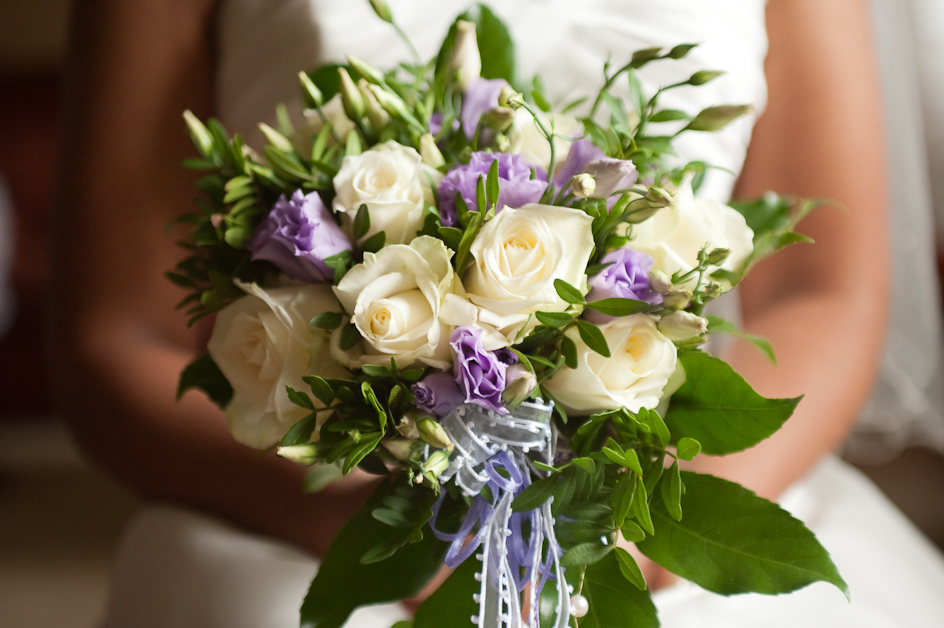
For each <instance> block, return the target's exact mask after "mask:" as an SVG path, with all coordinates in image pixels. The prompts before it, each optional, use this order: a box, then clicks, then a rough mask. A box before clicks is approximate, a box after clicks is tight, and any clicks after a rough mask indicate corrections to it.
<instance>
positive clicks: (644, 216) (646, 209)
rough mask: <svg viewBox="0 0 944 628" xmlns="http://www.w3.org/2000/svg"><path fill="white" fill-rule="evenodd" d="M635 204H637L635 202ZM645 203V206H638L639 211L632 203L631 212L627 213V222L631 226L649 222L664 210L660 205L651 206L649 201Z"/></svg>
mask: <svg viewBox="0 0 944 628" xmlns="http://www.w3.org/2000/svg"><path fill="white" fill-rule="evenodd" d="M633 202H634V203H635V201H633ZM643 203H645V204H644V205H641V206H637V209H633V203H630V205H629V210H630V211H628V212H627V213H626V222H628V223H629V224H631V225H638V224H639V223H641V222H644V221H646V220H649V219H650V218H652V217H653V216H655V215H656V214H657V213H659V211H661V210H662V207H660V206H659V205H650V204H649V202H648V201H643Z"/></svg>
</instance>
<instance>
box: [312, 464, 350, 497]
mask: <svg viewBox="0 0 944 628" xmlns="http://www.w3.org/2000/svg"><path fill="white" fill-rule="evenodd" d="M342 477H344V473H343V472H342V471H341V468H340V467H339V466H338V465H336V464H319V465H317V466H315V467H312V469H311V470H310V471H308V473H306V474H305V480H304V482H303V484H302V490H303V491H304V492H305V493H306V494H308V495H312V494H314V493H318V492H320V491H322V490H324V489H325V488H326V487H328V486H330V485H331V484H334V483H335V482H337V481H338V480H340V479H341V478H342Z"/></svg>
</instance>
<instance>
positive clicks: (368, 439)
mask: <svg viewBox="0 0 944 628" xmlns="http://www.w3.org/2000/svg"><path fill="white" fill-rule="evenodd" d="M381 438H383V432H376V433H374V434H364V435H362V436H361V440H360V441H359V442H358V443H357V445H356V446H354V447H353V448H352V449H351V451H349V452H348V453H347V455H346V456H345V457H344V464H343V465H342V466H341V471H342V472H343V473H344V475H347V474H348V473H350V472H351V470H352V469H353V468H354V467H356V466H357V465H358V464H360V462H361V460H363V459H364V458H365V457H366V456H367V455H368V454H370V453H371V452H372V451H374V449H376V448H377V445H379V444H380V439H381Z"/></svg>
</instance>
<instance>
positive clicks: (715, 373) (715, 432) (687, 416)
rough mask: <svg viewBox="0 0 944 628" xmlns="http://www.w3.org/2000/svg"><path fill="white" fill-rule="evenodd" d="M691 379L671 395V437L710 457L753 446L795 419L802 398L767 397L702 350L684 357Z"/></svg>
mask: <svg viewBox="0 0 944 628" xmlns="http://www.w3.org/2000/svg"><path fill="white" fill-rule="evenodd" d="M679 361H680V362H681V363H682V366H683V367H684V368H685V373H686V381H685V383H684V384H682V387H681V388H679V389H678V391H676V393H675V394H674V395H672V401H671V403H670V405H669V410H668V412H667V413H666V417H665V421H666V424H667V425H668V426H669V429H670V430H671V432H672V434H674V435H675V436H676V437H677V438H678V437H688V438H693V439H695V440H697V441H698V442H699V443H701V446H702V450H703V451H704V452H705V453H706V454H710V455H724V454H729V453H733V452H735V451H742V450H744V449H747V448H749V447H753V446H754V445H756V444H757V443H759V442H761V441H762V440H764V439H765V438H767V437H768V436H770V435H771V434H773V433H774V432H776V431H777V430H778V429H780V427H781V426H782V425H783V423H784V422H785V421H786V420H787V419H788V418H790V415H791V414H793V411H794V409H795V408H796V406H797V404H798V403H799V402H800V399H802V397H795V398H793V399H767V398H765V397H762V396H761V395H759V394H757V393H756V392H754V389H753V388H751V387H750V385H749V384H748V383H747V382H746V381H744V378H743V377H741V376H740V375H738V374H737V373H736V372H735V371H734V369H732V368H731V367H730V366H729V365H728V364H727V363H725V362H724V361H723V360H720V359H718V358H715V357H712V356H710V355H708V354H706V353H703V352H701V351H686V352H683V353H680V354H679Z"/></svg>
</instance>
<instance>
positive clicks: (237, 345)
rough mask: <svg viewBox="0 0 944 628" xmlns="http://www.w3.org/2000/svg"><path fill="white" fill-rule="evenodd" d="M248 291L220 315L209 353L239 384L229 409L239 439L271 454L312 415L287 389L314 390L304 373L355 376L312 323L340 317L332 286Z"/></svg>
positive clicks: (248, 287) (249, 287)
mask: <svg viewBox="0 0 944 628" xmlns="http://www.w3.org/2000/svg"><path fill="white" fill-rule="evenodd" d="M243 288H244V289H245V290H247V291H248V292H249V293H250V294H249V295H247V296H245V297H242V298H241V299H239V300H237V301H234V302H233V303H231V304H230V305H228V306H227V307H225V308H223V309H222V310H221V311H220V313H219V314H218V315H217V317H216V324H215V325H214V327H213V334H212V336H211V337H210V342H209V344H208V345H207V349H208V350H209V352H210V355H211V356H212V357H213V360H214V361H215V362H216V364H217V365H218V366H219V367H220V370H221V371H222V372H223V374H224V375H225V376H226V379H228V380H229V383H230V384H231V385H232V386H233V399H232V401H230V403H229V405H228V406H226V418H227V420H228V422H229V428H230V431H231V432H232V433H233V437H234V438H235V439H236V440H237V441H239V442H241V443H243V444H245V445H249V446H250V447H256V448H258V449H265V448H267V447H271V446H272V445H274V444H276V443H278V442H279V440H280V439H281V438H282V436H284V435H285V433H286V432H287V431H288V430H289V428H290V427H292V425H294V424H295V423H296V422H298V421H300V420H301V419H303V418H304V417H305V416H306V415H307V414H308V410H305V409H304V408H301V407H299V406H296V405H295V404H293V403H292V402H291V401H290V400H289V398H288V393H287V392H286V390H285V387H286V386H291V387H292V388H295V389H296V390H307V388H308V385H307V384H305V383H304V382H303V381H302V377H304V376H305V375H320V376H322V377H347V376H349V375H350V374H349V373H348V372H347V371H346V370H345V369H344V368H343V367H341V365H339V364H338V363H337V362H335V361H334V360H332V359H331V357H330V355H329V353H328V335H327V333H325V332H324V331H321V330H319V329H315V328H314V327H312V326H311V325H310V324H309V322H308V321H309V320H311V318H312V317H313V316H315V315H316V314H320V313H322V312H327V311H337V309H338V302H337V299H335V298H334V295H333V294H332V293H331V289H330V288H329V287H328V286H326V285H322V284H309V285H305V286H302V287H291V288H276V289H272V290H268V291H267V290H263V289H262V288H260V287H258V286H256V285H246V286H243ZM314 402H315V404H316V405H317V404H318V403H319V402H318V401H317V399H315V400H314Z"/></svg>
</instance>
